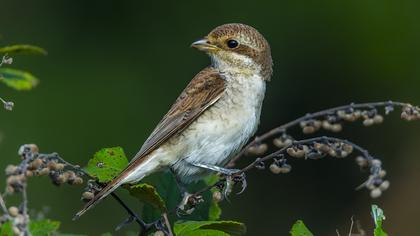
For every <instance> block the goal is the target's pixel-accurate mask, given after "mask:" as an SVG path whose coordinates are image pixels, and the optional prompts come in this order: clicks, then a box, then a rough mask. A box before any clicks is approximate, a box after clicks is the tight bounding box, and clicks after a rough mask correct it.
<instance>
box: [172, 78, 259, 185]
mask: <svg viewBox="0 0 420 236" xmlns="http://www.w3.org/2000/svg"><path fill="white" fill-rule="evenodd" d="M231 82H232V81H231ZM264 92H265V82H264V81H263V80H261V78H259V77H257V76H254V77H249V78H242V79H240V80H239V82H238V83H230V85H229V87H228V88H227V89H226V91H225V94H224V95H223V96H222V98H220V100H219V101H218V102H216V103H215V104H214V105H213V106H212V107H210V108H209V109H208V110H207V111H206V112H204V113H203V114H202V115H201V116H200V117H199V118H198V119H197V120H196V122H194V123H193V124H191V126H190V127H188V128H187V129H186V130H185V131H184V132H183V134H182V135H181V136H179V137H178V138H176V139H174V140H171V142H170V143H171V144H172V145H174V144H175V145H174V146H177V148H176V149H178V151H177V153H179V154H180V156H178V158H177V161H175V162H174V163H173V164H172V165H173V169H174V170H175V172H176V173H177V175H178V176H179V177H180V178H181V180H182V181H183V182H190V181H193V180H196V179H197V178H199V177H200V176H201V175H203V174H205V173H207V172H208V171H206V170H204V169H202V168H197V167H194V166H191V164H189V163H201V164H208V165H216V166H220V167H223V166H224V165H226V164H227V162H228V161H229V160H230V158H231V157H233V156H234V154H235V153H236V152H237V151H239V150H240V148H242V147H243V146H244V144H245V143H246V142H247V141H248V139H249V138H250V137H251V136H252V135H253V134H254V133H255V131H256V129H257V126H258V123H259V118H260V113H261V105H262V100H263V98H264ZM181 143H183V144H182V145H179V144H181ZM176 144H177V145H176ZM172 145H170V146H172ZM180 147H181V148H180ZM179 148H180V149H181V150H180V149H179ZM171 153H174V152H171Z"/></svg>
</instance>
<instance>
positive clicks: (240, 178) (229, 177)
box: [191, 163, 247, 199]
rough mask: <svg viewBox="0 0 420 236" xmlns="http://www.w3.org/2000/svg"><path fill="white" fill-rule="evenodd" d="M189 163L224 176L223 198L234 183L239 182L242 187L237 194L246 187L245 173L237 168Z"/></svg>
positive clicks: (229, 191) (230, 190)
mask: <svg viewBox="0 0 420 236" xmlns="http://www.w3.org/2000/svg"><path fill="white" fill-rule="evenodd" d="M191 164H192V165H193V166H196V167H200V168H203V169H207V170H211V171H214V172H217V173H219V174H221V175H224V176H225V178H226V181H225V184H224V188H223V195H224V197H225V199H228V198H227V196H228V195H229V194H230V193H231V192H232V189H233V186H234V185H236V184H238V183H241V186H242V189H241V191H239V192H238V193H237V194H241V193H243V192H244V191H245V189H246V187H247V182H246V178H245V173H244V172H242V171H241V170H239V169H228V168H223V167H219V166H215V165H208V164H202V163H191Z"/></svg>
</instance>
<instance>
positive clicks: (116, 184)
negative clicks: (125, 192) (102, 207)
mask: <svg viewBox="0 0 420 236" xmlns="http://www.w3.org/2000/svg"><path fill="white" fill-rule="evenodd" d="M121 184H122V183H121V178H115V179H114V180H113V181H111V183H109V184H108V185H107V186H105V188H103V189H102V190H101V191H99V192H98V193H97V194H95V197H94V198H93V199H92V200H90V201H89V202H88V203H86V204H85V206H84V207H83V208H82V209H81V210H80V211H79V212H77V213H76V215H75V216H74V217H73V220H77V219H78V218H79V217H80V216H82V215H83V214H84V213H85V212H86V211H88V210H89V209H90V208H92V207H94V206H95V205H96V204H98V203H99V202H100V201H101V200H102V199H104V198H105V197H106V196H108V195H109V194H111V193H112V192H113V191H114V190H115V189H117V188H118V187H119V186H120V185H121Z"/></svg>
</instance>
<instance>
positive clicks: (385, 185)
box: [379, 180, 390, 191]
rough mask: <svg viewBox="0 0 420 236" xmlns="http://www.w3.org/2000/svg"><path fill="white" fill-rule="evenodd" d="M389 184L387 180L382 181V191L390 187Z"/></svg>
mask: <svg viewBox="0 0 420 236" xmlns="http://www.w3.org/2000/svg"><path fill="white" fill-rule="evenodd" d="M389 185H390V183H389V181H388V180H385V181H384V182H382V183H381V185H379V189H380V190H382V191H385V190H387V189H388V188H389Z"/></svg>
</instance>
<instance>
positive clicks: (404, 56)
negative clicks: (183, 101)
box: [0, 0, 420, 235]
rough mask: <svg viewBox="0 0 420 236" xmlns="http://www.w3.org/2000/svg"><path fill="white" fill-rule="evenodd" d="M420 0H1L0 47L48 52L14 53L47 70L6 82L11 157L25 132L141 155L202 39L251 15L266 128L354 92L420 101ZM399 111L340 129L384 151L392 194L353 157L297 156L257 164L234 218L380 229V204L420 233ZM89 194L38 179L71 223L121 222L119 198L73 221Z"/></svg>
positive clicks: (41, 197)
mask: <svg viewBox="0 0 420 236" xmlns="http://www.w3.org/2000/svg"><path fill="white" fill-rule="evenodd" d="M419 7H420V3H419V2H418V1H414V0H412V1H404V0H403V1H393V2H391V1H362V0H355V1H333V0H320V1H291V0H289V1H194V2H189V3H188V2H183V1H166V2H160V1H108V0H103V1H84V0H73V1H68V0H66V1H53V0H41V1H23V0H1V1H0V9H1V10H0V34H1V35H2V38H1V39H0V45H2V46H5V45H9V44H14V43H31V44H35V45H39V46H41V47H44V48H46V49H47V50H48V52H49V54H48V56H47V57H37V56H16V57H15V58H14V59H15V62H14V64H13V65H12V66H11V67H15V68H21V69H26V70H29V71H31V72H33V73H34V74H35V75H36V76H37V77H39V78H40V80H41V83H40V85H39V86H38V88H36V89H35V90H33V91H30V92H16V91H14V90H12V89H9V88H6V87H5V86H0V94H1V96H2V97H3V98H5V99H7V100H12V101H14V102H15V109H14V111H13V112H7V111H5V110H0V113H1V115H0V131H1V143H0V153H1V158H0V167H1V169H2V168H3V167H5V166H6V165H7V164H9V163H17V162H18V156H17V154H16V152H17V149H18V147H19V146H20V145H21V144H24V143H36V144H38V145H39V147H40V149H41V151H42V152H58V153H60V154H61V155H62V156H63V157H64V158H65V159H66V160H68V161H71V162H74V163H80V164H85V163H86V162H87V160H88V159H89V158H90V157H91V156H92V154H93V153H94V152H95V151H97V150H98V149H100V148H102V147H110V146H116V145H120V146H122V147H124V149H125V151H126V153H127V154H128V156H133V155H134V154H135V153H136V152H137V151H138V149H139V148H140V146H141V144H142V142H143V141H144V140H145V139H146V138H147V136H148V134H149V133H150V132H151V130H152V129H153V128H154V126H155V125H156V123H157V122H158V121H159V120H160V118H161V117H162V116H163V114H164V113H165V112H166V111H167V109H168V108H169V106H170V105H171V104H172V102H173V101H174V100H175V98H176V97H177V96H178V94H179V93H180V91H181V90H182V89H183V88H184V87H185V85H186V84H187V83H188V82H189V80H190V79H191V78H192V77H193V76H194V75H195V73H197V72H198V71H199V70H200V69H202V68H203V67H205V66H206V65H208V64H209V59H208V58H207V57H206V56H205V55H203V54H202V53H201V52H198V51H196V50H193V49H190V48H189V45H190V43H191V42H193V41H194V40H195V39H197V38H199V37H201V36H204V35H205V34H207V33H208V32H209V31H210V30H211V29H212V28H214V27H215V26H217V25H220V24H223V23H230V22H242V23H246V24H249V25H252V26H254V27H256V28H257V29H258V30H259V31H260V32H261V33H262V34H263V35H264V36H265V37H266V38H267V40H268V41H269V42H270V44H271V47H272V54H273V59H274V77H273V79H272V82H270V83H269V84H268V90H267V94H266V99H265V103H264V108H263V113H262V120H261V125H260V129H259V133H262V132H264V131H267V130H269V129H270V128H272V127H275V126H277V125H280V124H282V123H285V122H286V121H289V120H291V119H293V118H296V117H298V116H300V115H303V114H305V113H307V112H312V111H316V110H320V109H323V108H328V107H332V106H336V105H341V104H348V103H350V102H367V101H380V100H390V99H391V100H401V101H404V102H411V103H413V104H420V92H419V90H420V14H418V12H419V10H420V9H419ZM398 116H399V115H398V112H396V113H394V114H392V115H391V116H389V117H388V118H387V119H386V120H385V123H384V124H383V125H380V126H375V127H371V128H370V127H369V128H363V127H362V126H361V125H360V124H350V125H347V126H345V129H344V132H342V133H340V134H339V135H340V136H341V137H346V138H348V139H350V140H353V141H355V142H358V143H359V144H361V145H362V146H364V147H366V148H368V149H369V150H370V152H371V153H372V154H374V155H376V156H378V157H380V158H381V159H382V160H383V162H384V167H385V169H387V171H388V173H389V179H390V181H391V188H390V189H389V190H388V191H387V192H386V193H385V194H384V196H383V197H382V198H380V199H378V200H372V199H370V198H369V194H368V192H367V191H354V188H355V187H356V186H357V185H359V184H360V183H361V182H362V181H364V178H365V177H366V175H365V174H363V173H360V172H359V170H358V168H357V166H356V165H355V164H354V163H353V160H351V159H348V160H335V159H325V160H320V161H309V160H308V161H293V162H292V163H291V164H292V165H293V171H292V172H291V173H290V174H288V175H280V176H277V175H273V174H271V173H270V172H269V171H256V170H254V171H251V172H250V173H249V174H248V182H249V187H248V189H247V191H246V192H245V193H243V194H242V195H239V196H232V197H231V203H227V202H224V203H223V204H222V206H223V210H224V212H223V215H222V218H223V219H234V220H239V221H242V222H244V223H246V225H247V227H248V232H249V234H248V235H287V234H288V231H289V228H290V226H291V225H292V223H293V222H294V221H295V220H297V219H303V220H304V221H305V223H306V224H307V226H308V227H309V228H310V229H311V230H312V231H313V232H314V233H315V234H316V235H336V233H335V230H336V229H339V230H340V232H341V234H342V235H346V234H347V232H348V229H349V226H350V217H351V216H354V218H355V219H359V220H360V221H361V225H362V226H363V228H364V229H365V230H367V231H370V229H371V228H372V227H373V226H372V223H371V222H372V221H371V220H370V215H369V210H370V207H369V206H370V204H371V203H377V204H379V205H380V206H381V207H382V208H383V209H384V210H385V213H386V215H387V220H386V222H385V228H386V229H387V231H388V233H389V234H390V235H417V234H418V212H419V211H420V204H419V203H418V199H419V197H420V190H419V188H418V187H416V186H417V185H418V181H419V180H420V172H419V171H418V168H419V167H420V159H419V150H418V149H419V144H420V123H419V122H418V123H406V122H403V121H401V120H400V119H399V118H398ZM295 135H296V137H299V135H300V133H299V132H296V133H295ZM247 162H249V160H246V158H244V159H243V160H242V163H240V164H241V165H244V164H246V163H247ZM0 176H1V179H4V174H3V173H1V175H0ZM0 186H4V184H1V185H0ZM81 192H82V188H77V187H70V186H62V187H60V188H57V187H55V186H53V185H51V184H50V183H49V181H48V180H47V178H43V179H34V180H31V182H30V185H29V196H30V202H29V206H30V208H33V209H35V210H42V209H43V207H44V206H48V207H49V209H50V211H49V212H48V213H47V216H48V217H49V218H52V219H57V220H60V221H62V227H61V229H62V231H63V232H71V233H88V234H90V235H99V234H100V233H103V232H107V231H109V232H112V231H113V228H114V227H115V226H116V225H117V224H118V223H119V222H120V221H121V220H123V218H124V217H125V213H124V210H123V209H121V208H120V207H119V206H118V205H117V203H116V202H114V201H112V200H110V199H109V200H106V201H104V202H103V203H101V204H100V205H99V206H98V207H96V208H95V209H94V210H92V211H91V212H89V213H88V214H86V216H84V217H82V218H81V219H80V220H78V221H76V222H73V221H71V218H72V216H73V214H74V213H75V212H76V211H77V210H78V209H79V208H80V207H81V205H82V203H81V202H80V201H79V198H80V194H81ZM123 195H124V194H123ZM125 198H127V196H125ZM132 204H134V205H135V202H133V203H132ZM416 223H417V224H416ZM135 228H136V227H133V229H135ZM119 234H123V233H122V232H120V233H119ZM117 235H118V234H117Z"/></svg>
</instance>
